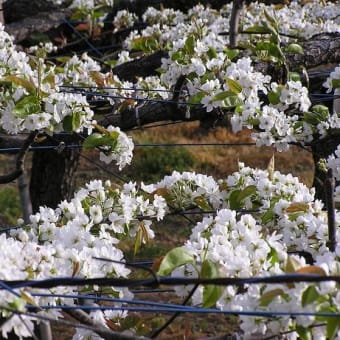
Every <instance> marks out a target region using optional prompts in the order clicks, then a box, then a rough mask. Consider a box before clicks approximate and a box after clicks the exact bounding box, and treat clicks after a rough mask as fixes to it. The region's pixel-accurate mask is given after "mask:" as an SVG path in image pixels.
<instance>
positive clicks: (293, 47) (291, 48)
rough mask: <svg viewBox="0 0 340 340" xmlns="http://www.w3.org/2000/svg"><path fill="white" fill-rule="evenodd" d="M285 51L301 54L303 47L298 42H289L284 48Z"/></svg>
mask: <svg viewBox="0 0 340 340" xmlns="http://www.w3.org/2000/svg"><path fill="white" fill-rule="evenodd" d="M286 52H287V53H295V54H303V48H302V46H301V45H299V44H289V45H288V46H287V48H286Z"/></svg>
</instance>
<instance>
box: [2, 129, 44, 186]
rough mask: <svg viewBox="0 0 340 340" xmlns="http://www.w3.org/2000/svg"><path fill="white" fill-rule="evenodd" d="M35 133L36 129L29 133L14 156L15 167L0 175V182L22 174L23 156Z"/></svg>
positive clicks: (8, 181) (11, 179)
mask: <svg viewBox="0 0 340 340" xmlns="http://www.w3.org/2000/svg"><path fill="white" fill-rule="evenodd" d="M37 134H38V132H37V131H34V132H31V134H30V135H29V136H28V137H27V139H26V140H25V141H24V143H23V146H22V148H21V150H20V151H19V153H18V155H17V157H16V163H15V169H14V170H13V172H11V173H10V174H8V175H3V176H0V184H5V183H10V182H12V181H14V180H15V179H17V178H18V177H19V176H20V175H22V173H23V172H24V161H25V156H26V154H27V151H28V149H29V147H30V146H31V144H32V143H33V141H34V139H35V137H36V135H37Z"/></svg>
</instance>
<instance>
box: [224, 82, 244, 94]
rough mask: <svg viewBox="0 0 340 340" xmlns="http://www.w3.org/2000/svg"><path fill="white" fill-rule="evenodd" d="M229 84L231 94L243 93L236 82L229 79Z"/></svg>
mask: <svg viewBox="0 0 340 340" xmlns="http://www.w3.org/2000/svg"><path fill="white" fill-rule="evenodd" d="M227 84H228V87H229V89H230V91H231V92H233V93H235V94H239V93H241V92H242V86H241V85H240V84H239V83H238V82H237V81H236V80H234V79H231V78H227Z"/></svg>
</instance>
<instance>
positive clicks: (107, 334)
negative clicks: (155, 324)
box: [64, 309, 150, 340]
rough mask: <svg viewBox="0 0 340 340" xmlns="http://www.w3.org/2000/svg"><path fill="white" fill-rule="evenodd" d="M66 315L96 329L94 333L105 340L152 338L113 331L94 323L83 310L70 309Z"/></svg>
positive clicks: (141, 339) (146, 339)
mask: <svg viewBox="0 0 340 340" xmlns="http://www.w3.org/2000/svg"><path fill="white" fill-rule="evenodd" d="M64 312H65V313H67V314H69V315H70V316H72V317H73V318H74V319H76V320H78V321H79V322H81V323H83V324H85V325H88V326H92V327H95V330H94V332H95V333H97V334H98V335H99V336H101V337H102V338H103V339H105V340H112V339H116V340H150V338H146V337H144V336H134V335H127V334H123V333H120V332H115V331H112V330H111V329H109V328H106V327H104V326H103V325H101V324H99V323H98V322H96V321H94V320H93V319H92V318H91V317H90V316H89V315H88V314H87V313H85V312H84V311H82V310H81V309H69V310H66V311H64Z"/></svg>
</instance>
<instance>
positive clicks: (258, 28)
mask: <svg viewBox="0 0 340 340" xmlns="http://www.w3.org/2000/svg"><path fill="white" fill-rule="evenodd" d="M245 32H247V33H260V34H265V33H268V34H270V33H271V31H270V30H269V29H268V27H266V26H260V25H254V26H251V27H249V28H247V29H246V30H245Z"/></svg>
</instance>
